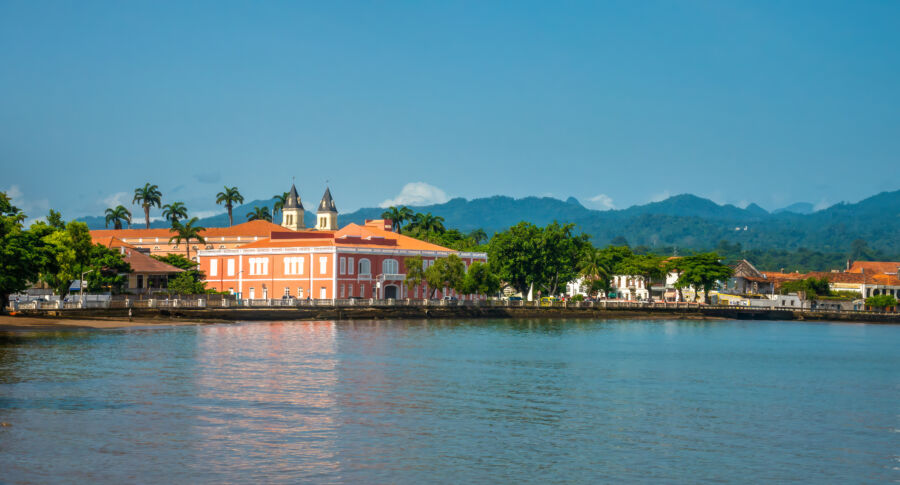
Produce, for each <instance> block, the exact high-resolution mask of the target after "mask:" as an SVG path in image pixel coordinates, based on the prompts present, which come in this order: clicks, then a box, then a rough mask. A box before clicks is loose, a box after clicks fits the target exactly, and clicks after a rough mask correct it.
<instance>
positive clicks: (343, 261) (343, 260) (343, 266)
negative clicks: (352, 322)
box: [340, 257, 347, 298]
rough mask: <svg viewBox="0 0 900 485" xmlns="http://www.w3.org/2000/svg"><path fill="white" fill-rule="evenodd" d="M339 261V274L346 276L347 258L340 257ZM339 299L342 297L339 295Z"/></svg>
mask: <svg viewBox="0 0 900 485" xmlns="http://www.w3.org/2000/svg"><path fill="white" fill-rule="evenodd" d="M340 261H341V272H340V274H347V258H345V257H341V259H340ZM341 298H343V295H341Z"/></svg>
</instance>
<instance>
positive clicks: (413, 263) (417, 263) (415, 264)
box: [403, 256, 425, 298]
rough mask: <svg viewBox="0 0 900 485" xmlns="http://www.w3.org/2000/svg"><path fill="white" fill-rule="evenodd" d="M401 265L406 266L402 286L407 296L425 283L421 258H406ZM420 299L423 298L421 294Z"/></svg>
mask: <svg viewBox="0 0 900 485" xmlns="http://www.w3.org/2000/svg"><path fill="white" fill-rule="evenodd" d="M403 264H404V265H405V266H406V280H405V281H404V284H405V285H406V290H407V294H409V293H412V291H413V289H414V288H415V287H417V286H419V285H421V284H422V282H423V281H425V270H424V269H423V266H424V263H423V261H422V256H413V257H410V258H406V260H405V261H404V262H403ZM422 297H423V298H424V297H425V295H424V294H423V295H422Z"/></svg>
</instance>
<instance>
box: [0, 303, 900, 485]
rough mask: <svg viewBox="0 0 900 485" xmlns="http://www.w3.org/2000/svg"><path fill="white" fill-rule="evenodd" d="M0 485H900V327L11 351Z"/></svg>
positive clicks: (541, 326)
mask: <svg viewBox="0 0 900 485" xmlns="http://www.w3.org/2000/svg"><path fill="white" fill-rule="evenodd" d="M0 421H3V422H6V423H10V426H6V427H0V482H3V483H33V482H76V483H96V482H105V483H126V482H142V483H143V482H156V483H186V482H192V483H198V482H201V483H209V482H215V483H232V482H244V483H246V482H281V483H297V482H315V483H332V482H335V483H435V482H446V483H484V482H495V483H496V482H505V483H510V482H517V483H518V482H531V483H573V482H576V483H577V482H580V483H595V482H613V481H629V482H633V481H646V482H650V481H655V482H659V481H663V482H686V481H690V482H695V481H737V482H758V481H761V480H767V481H787V480H802V481H804V482H815V483H827V482H835V483H838V482H840V483H847V482H854V483H858V482H891V481H898V480H900V327H896V326H873V325H843V324H842V325H828V324H801V323H762V322H748V323H743V322H689V321H570V322H563V321H509V320H504V321H477V322H471V323H459V322H434V321H429V322H424V321H409V322H405V321H395V322H388V321H381V322H359V321H357V322H336V323H335V322H287V323H247V324H241V325H233V326H226V325H223V326H203V327H179V328H166V329H158V328H157V329H147V330H137V329H132V330H116V331H79V332H65V333H53V334H47V333H44V334H33V335H17V336H6V337H0Z"/></svg>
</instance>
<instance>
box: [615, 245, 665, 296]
mask: <svg viewBox="0 0 900 485" xmlns="http://www.w3.org/2000/svg"><path fill="white" fill-rule="evenodd" d="M617 272H621V274H624V275H630V276H640V277H642V278H643V279H644V284H645V285H646V287H647V300H648V301H650V302H651V303H652V302H653V292H652V291H650V286H651V285H652V283H653V280H654V279H659V278H661V277H662V276H663V275H665V272H666V270H665V267H664V265H663V258H662V256H657V255H655V254H635V255H632V256H631V257H630V258H628V259H626V260H624V261H622V262H621V263H619V267H618V271H617Z"/></svg>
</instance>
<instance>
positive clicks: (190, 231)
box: [169, 217, 206, 259]
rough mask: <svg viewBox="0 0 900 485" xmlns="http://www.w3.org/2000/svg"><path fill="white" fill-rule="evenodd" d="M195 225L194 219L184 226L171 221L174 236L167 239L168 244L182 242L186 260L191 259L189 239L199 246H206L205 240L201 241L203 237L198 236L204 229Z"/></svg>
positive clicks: (195, 219)
mask: <svg viewBox="0 0 900 485" xmlns="http://www.w3.org/2000/svg"><path fill="white" fill-rule="evenodd" d="M196 223H197V218H196V217H192V218H191V220H189V221H187V222H186V223H184V224H182V223H181V222H179V221H177V220H175V221H172V231H174V232H175V235H174V236H172V237H171V238H169V243H171V242H172V241H175V244H181V241H184V246H185V248H184V249H185V250H186V251H187V258H188V259H191V239H196V240H197V242H199V243H200V244H206V239H203V236H201V235H200V233H201V232H203V231H205V230H206V228H205V227H202V226H195V225H194V224H196Z"/></svg>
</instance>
